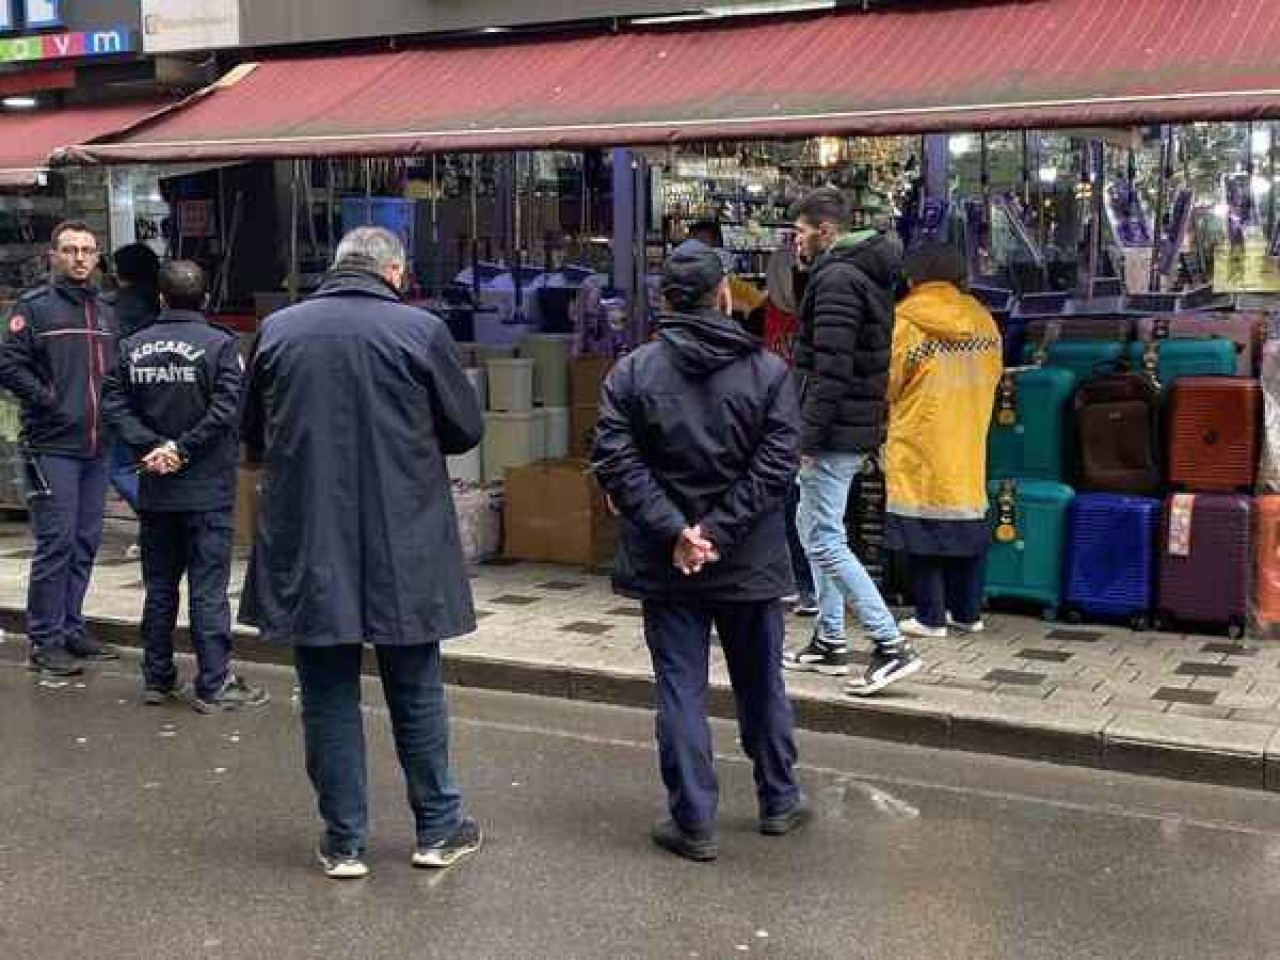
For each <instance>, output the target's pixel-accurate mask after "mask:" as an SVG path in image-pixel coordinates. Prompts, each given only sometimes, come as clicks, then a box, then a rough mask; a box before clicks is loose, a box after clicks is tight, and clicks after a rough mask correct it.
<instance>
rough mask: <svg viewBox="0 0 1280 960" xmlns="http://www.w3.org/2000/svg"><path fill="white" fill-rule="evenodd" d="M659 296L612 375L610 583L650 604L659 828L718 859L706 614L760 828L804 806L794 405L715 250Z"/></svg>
mask: <svg viewBox="0 0 1280 960" xmlns="http://www.w3.org/2000/svg"><path fill="white" fill-rule="evenodd" d="M662 295H663V300H664V302H665V306H666V308H667V310H668V311H669V312H668V313H667V314H665V315H664V316H663V318H662V323H661V326H660V328H659V331H658V338H657V340H656V342H654V343H650V344H646V345H645V346H643V347H641V348H639V349H638V350H636V351H635V352H634V353H632V354H630V355H629V356H627V357H626V358H624V359H623V360H621V361H619V363H618V365H617V366H616V367H615V368H614V370H613V372H612V373H611V374H610V376H609V378H608V380H607V381H606V383H605V387H604V396H603V398H602V403H601V413H600V423H599V426H598V428H597V434H596V445H595V450H594V452H593V455H592V461H593V464H592V465H593V469H594V470H595V473H596V476H597V477H598V478H599V481H600V484H601V486H602V487H603V488H604V490H605V492H606V493H607V494H608V495H609V498H610V500H611V501H612V502H613V503H614V505H615V506H616V507H617V509H618V511H619V512H620V513H621V515H622V521H623V523H622V542H621V545H620V547H619V550H618V559H617V565H616V567H615V571H614V581H615V586H616V588H617V589H618V591H619V592H620V593H622V594H623V595H625V596H628V597H634V598H637V599H640V600H642V601H643V602H644V624H645V639H646V641H647V643H648V645H649V651H650V653H651V655H652V658H653V668H654V673H655V675H656V677H657V686H658V705H657V706H658V724H657V733H658V749H659V754H660V762H661V769H662V778H663V781H664V782H665V784H666V786H667V791H668V798H669V807H670V812H671V819H670V820H666V821H663V822H662V823H659V824H658V825H657V826H656V827H655V828H654V832H653V839H654V842H655V843H657V844H658V845H659V846H660V847H663V848H664V849H667V850H669V851H671V852H673V853H676V854H678V855H679V856H683V857H686V858H688V859H691V860H713V859H715V857H716V855H717V848H716V839H715V817H716V801H717V784H716V774H715V767H714V759H713V754H712V748H711V731H710V729H709V727H708V725H707V716H706V697H707V670H708V655H709V644H710V637H711V627H712V625H714V626H715V628H716V632H717V633H718V634H719V637H720V644H721V646H722V647H723V648H724V654H725V659H726V660H727V661H728V666H729V675H730V679H731V680H732V683H733V693H734V697H735V698H736V700H737V705H738V720H739V725H740V728H741V735H742V745H743V749H744V750H745V751H746V753H747V755H748V756H749V757H750V758H751V759H752V761H753V763H754V764H755V777H756V787H757V791H758V796H759V804H760V830H761V832H762V833H765V834H767V835H775V836H777V835H782V834H785V833H788V832H790V831H791V830H793V829H795V828H796V827H798V826H800V825H801V824H803V823H804V822H805V821H806V820H808V818H809V816H810V807H809V804H808V801H807V800H805V798H804V796H803V795H802V794H801V792H800V790H799V788H798V787H797V785H796V781H795V777H794V774H793V772H792V770H793V767H794V765H795V761H796V748H795V742H794V738H793V734H792V727H793V718H792V711H791V704H790V703H789V702H788V700H787V694H786V690H785V688H784V686H783V681H782V643H783V639H784V634H785V629H784V624H783V613H782V605H781V603H780V599H781V598H782V597H783V596H786V595H787V594H789V593H790V592H791V591H792V589H793V580H792V574H791V562H790V559H789V557H788V554H787V534H786V523H785V515H784V510H785V507H786V498H787V491H788V488H789V487H790V486H791V484H792V483H794V481H795V473H796V465H797V459H798V448H799V440H800V435H799V414H798V411H797V401H796V397H795V391H794V388H793V387H792V385H791V383H790V378H789V376H788V371H787V367H786V364H785V363H783V361H782V360H780V359H779V358H778V357H777V356H775V355H774V354H772V353H770V352H768V351H766V350H765V349H764V347H763V346H762V344H761V343H760V342H759V341H757V340H755V339H754V338H753V337H751V336H750V334H748V333H747V332H746V330H744V329H743V328H742V326H741V325H740V324H738V323H737V322H736V321H734V320H733V319H732V318H731V317H730V316H729V315H728V314H730V312H731V304H730V302H729V301H730V298H729V293H728V284H727V282H726V279H725V273H724V267H723V265H722V263H721V261H720V259H719V257H718V256H717V255H716V253H715V251H714V250H711V249H709V248H705V247H703V248H695V247H686V248H684V249H682V250H680V251H677V252H676V253H674V254H673V255H672V256H671V258H670V259H669V260H668V261H667V263H666V265H665V267H664V269H663V277H662Z"/></svg>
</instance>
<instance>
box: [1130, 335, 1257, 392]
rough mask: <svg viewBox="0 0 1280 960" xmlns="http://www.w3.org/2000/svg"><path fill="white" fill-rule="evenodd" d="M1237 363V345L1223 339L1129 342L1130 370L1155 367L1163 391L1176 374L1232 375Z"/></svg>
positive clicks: (1194, 375)
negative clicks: (1131, 368) (1131, 367)
mask: <svg viewBox="0 0 1280 960" xmlns="http://www.w3.org/2000/svg"><path fill="white" fill-rule="evenodd" d="M1149 351H1151V352H1149ZM1237 362H1238V360H1237V356H1236V345H1235V343H1234V342H1233V341H1231V340H1227V339H1225V338H1213V339H1209V340H1156V341H1153V342H1151V343H1149V344H1148V343H1133V344H1130V345H1129V363H1130V364H1131V365H1132V366H1133V369H1134V370H1140V371H1144V372H1146V373H1151V372H1153V371H1152V367H1153V366H1154V368H1155V369H1154V373H1155V377H1156V380H1157V381H1159V383H1160V389H1161V391H1163V392H1165V393H1167V392H1168V391H1169V388H1170V387H1171V386H1173V383H1174V381H1175V380H1177V379H1178V378H1179V377H1232V376H1235V373H1236V366H1237Z"/></svg>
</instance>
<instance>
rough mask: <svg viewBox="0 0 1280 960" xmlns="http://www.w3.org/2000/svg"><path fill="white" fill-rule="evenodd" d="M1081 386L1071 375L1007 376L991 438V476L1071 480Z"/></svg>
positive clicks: (1058, 372)
mask: <svg viewBox="0 0 1280 960" xmlns="http://www.w3.org/2000/svg"><path fill="white" fill-rule="evenodd" d="M1075 387H1076V378H1075V377H1073V376H1072V375H1071V373H1070V372H1069V371H1067V370H1057V369H1053V368H1050V367H1045V368H1042V369H1031V370H1009V371H1006V372H1005V374H1004V376H1003V377H1002V378H1001V379H1000V388H999V389H998V390H997V391H996V406H995V412H994V413H993V414H992V417H991V430H990V432H989V433H988V435H987V476H989V477H991V478H993V479H997V480H999V479H1003V478H1004V477H1021V478H1022V479H1024V480H1059V481H1061V480H1065V479H1066V476H1067V472H1068V469H1067V463H1066V454H1067V448H1068V443H1067V422H1068V416H1067V414H1068V409H1069V407H1070V402H1071V395H1072V393H1073V392H1074V391H1075Z"/></svg>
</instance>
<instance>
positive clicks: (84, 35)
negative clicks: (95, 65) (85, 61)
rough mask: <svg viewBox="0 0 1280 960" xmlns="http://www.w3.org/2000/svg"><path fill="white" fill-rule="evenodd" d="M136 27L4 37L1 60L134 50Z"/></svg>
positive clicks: (17, 61) (15, 61)
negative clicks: (131, 28) (133, 28)
mask: <svg viewBox="0 0 1280 960" xmlns="http://www.w3.org/2000/svg"><path fill="white" fill-rule="evenodd" d="M135 46H136V45H135V43H134V40H133V31H132V30H130V29H129V28H128V27H115V28H113V29H110V30H82V31H77V32H76V33H44V34H40V35H38V36H30V37H7V38H3V39H0V63H29V62H31V61H35V60H65V59H68V58H70V57H110V56H114V55H116V54H120V53H132V52H133V50H134V49H135Z"/></svg>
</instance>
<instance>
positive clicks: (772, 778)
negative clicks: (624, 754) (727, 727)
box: [644, 600, 800, 834]
mask: <svg viewBox="0 0 1280 960" xmlns="http://www.w3.org/2000/svg"><path fill="white" fill-rule="evenodd" d="M713 625H714V626H715V628H716V633H717V634H718V635H719V637H720V645H721V647H722V648H723V650H724V655H725V660H726V661H727V663H728V667H729V678H730V681H731V682H732V684H733V695H734V700H735V701H736V704H737V712H738V726H739V730H740V733H741V740H742V747H743V750H744V751H745V752H746V754H747V756H748V757H750V758H751V761H752V763H753V764H754V767H755V780H756V792H757V795H758V798H759V804H760V814H761V816H766V817H768V816H777V815H779V814H782V813H786V812H787V811H789V810H790V809H791V808H792V807H793V806H795V804H796V802H797V800H798V799H799V797H800V791H799V788H798V787H797V786H796V781H795V776H794V774H793V772H792V768H793V767H794V766H795V762H796V745H795V739H794V735H793V726H794V717H793V714H792V710H791V702H790V701H789V700H788V699H787V691H786V688H785V686H784V684H783V680H782V644H783V640H784V638H785V635H786V629H785V623H784V621H783V614H782V605H781V604H780V603H779V602H777V601H771V602H768V603H709V604H704V603H698V602H696V601H680V602H667V601H658V600H647V601H645V603H644V628H645V640H646V642H647V643H648V645H649V653H650V655H651V656H652V658H653V672H654V675H655V677H656V679H657V712H658V719H657V735H658V754H659V764H660V766H661V770H662V781H663V783H664V784H665V785H666V788H667V794H668V799H669V805H670V809H671V816H672V817H673V818H674V819H675V821H676V823H678V824H679V825H680V826H681V827H682V828H683V829H684V830H685V831H686V832H689V833H695V834H696V833H702V832H709V831H711V830H712V829H714V825H715V818H716V802H717V799H718V796H719V785H718V781H717V779H716V771H715V757H714V754H713V752H712V745H711V728H710V725H709V724H708V722H707V689H708V676H707V675H708V669H709V663H708V661H709V657H710V647H711V627H712V626H713Z"/></svg>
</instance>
